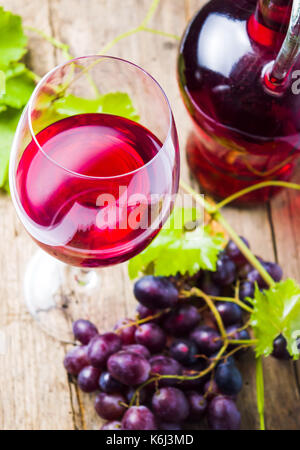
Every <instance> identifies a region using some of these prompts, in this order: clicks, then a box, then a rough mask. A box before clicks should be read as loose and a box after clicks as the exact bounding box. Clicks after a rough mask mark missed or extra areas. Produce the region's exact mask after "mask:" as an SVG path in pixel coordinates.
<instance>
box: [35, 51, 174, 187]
mask: <svg viewBox="0 0 300 450" xmlns="http://www.w3.org/2000/svg"><path fill="white" fill-rule="evenodd" d="M96 58H97V59H99V60H101V59H107V60H112V61H120V62H121V63H125V64H128V65H129V66H132V67H134V68H136V69H138V70H139V71H141V72H142V73H143V74H144V75H146V77H147V78H149V79H151V80H152V81H153V83H154V84H155V85H156V86H157V87H158V89H159V91H160V92H161V94H162V97H163V98H164V100H165V102H166V105H167V108H168V112H169V125H168V132H167V134H166V137H165V139H164V141H163V142H162V145H161V147H160V149H159V151H158V152H157V153H156V154H155V155H154V156H153V157H152V158H151V159H150V160H149V161H148V162H147V163H145V164H143V165H142V166H141V167H138V168H137V169H135V170H132V171H130V172H126V173H122V174H119V175H111V176H91V175H84V174H82V173H79V172H76V171H74V170H71V169H68V168H66V167H64V166H63V165H62V164H60V163H58V162H57V161H55V159H53V158H52V157H51V156H49V155H48V154H47V153H46V152H45V151H44V150H43V148H42V145H40V143H39V142H38V140H37V138H36V133H35V132H34V130H33V126H32V120H31V117H32V111H33V103H34V101H35V100H36V97H37V95H38V93H39V91H40V89H41V87H42V86H43V85H44V84H45V81H46V80H47V79H48V78H49V77H50V76H51V75H52V74H53V73H55V72H56V71H57V70H59V69H61V68H63V67H64V66H66V65H68V64H71V63H73V62H78V60H86V59H96ZM26 115H27V120H28V127H29V131H30V134H31V137H32V139H33V140H34V142H35V144H36V145H37V147H38V149H39V151H41V152H42V153H43V155H44V156H45V157H46V158H47V159H48V160H49V161H50V162H51V163H53V164H55V165H56V166H58V167H59V168H60V169H62V170H64V171H66V172H68V173H70V174H71V175H73V176H76V177H80V178H85V179H89V180H114V179H119V178H123V177H126V176H130V175H134V174H136V173H138V172H139V171H140V170H142V169H144V168H146V167H148V166H149V165H151V164H152V163H153V162H154V160H156V158H158V157H159V155H160V153H161V152H163V150H164V149H165V147H166V143H167V142H168V141H169V140H170V137H171V132H172V128H173V127H174V126H175V124H174V120H173V114H172V109H171V105H170V102H169V99H168V97H167V95H166V93H165V91H164V90H163V88H162V86H161V85H160V84H159V82H158V81H157V80H156V79H155V78H154V77H153V76H152V75H151V74H150V73H149V72H147V71H146V70H145V69H143V68H142V67H140V66H139V65H137V64H135V63H133V62H131V61H128V60H126V59H123V58H119V57H116V56H110V55H93V54H92V55H84V56H78V57H76V58H73V59H70V60H68V61H67V62H63V63H61V64H58V65H57V66H55V67H53V69H51V70H50V71H49V72H47V73H46V74H45V75H44V76H43V77H42V79H41V80H40V81H39V82H38V84H37V85H36V87H35V88H34V91H33V93H32V95H31V97H30V99H29V102H28V106H27V112H26ZM70 117H72V116H70ZM48 126H49V125H48ZM46 128H47V127H45V128H44V129H46ZM40 131H43V130H40ZM149 131H151V130H149Z"/></svg>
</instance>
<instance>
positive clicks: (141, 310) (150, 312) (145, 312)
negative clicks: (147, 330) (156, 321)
mask: <svg viewBox="0 0 300 450" xmlns="http://www.w3.org/2000/svg"><path fill="white" fill-rule="evenodd" d="M158 311H159V310H157V309H149V308H147V307H146V306H143V305H141V304H138V306H137V307H136V312H137V313H138V316H139V318H140V319H146V317H150V316H154V315H155V314H157V313H158Z"/></svg>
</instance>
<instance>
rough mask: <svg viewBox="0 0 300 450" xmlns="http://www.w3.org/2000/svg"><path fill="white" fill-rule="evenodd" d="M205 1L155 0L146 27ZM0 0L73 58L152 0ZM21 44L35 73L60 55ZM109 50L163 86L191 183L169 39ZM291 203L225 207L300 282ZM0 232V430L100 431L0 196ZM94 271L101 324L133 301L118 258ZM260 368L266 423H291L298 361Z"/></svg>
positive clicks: (251, 419) (295, 418) (299, 234)
mask: <svg viewBox="0 0 300 450" xmlns="http://www.w3.org/2000/svg"><path fill="white" fill-rule="evenodd" d="M203 3H205V1H201V0H190V1H188V0H186V1H184V0H162V1H161V5H160V7H159V10H158V11H157V12H156V14H155V16H154V17H153V19H152V22H151V25H153V26H155V28H158V29H161V30H164V31H167V32H170V33H175V34H178V35H181V34H182V32H183V30H184V28H185V25H186V23H187V21H188V19H189V18H190V17H191V15H192V14H193V13H194V11H196V10H197V9H198V8H199V7H200V6H201V5H202V4H203ZM1 5H3V6H4V7H5V8H6V9H8V10H11V11H13V12H15V13H17V14H20V15H21V16H22V18H23V20H24V24H26V25H31V26H34V27H37V28H39V29H42V30H43V31H44V32H46V33H48V34H51V35H52V36H55V37H56V38H58V39H60V40H61V41H63V42H65V43H67V44H69V45H70V51H71V53H72V54H73V55H75V56H79V55H84V54H93V53H94V54H95V53H97V52H99V51H100V49H101V48H102V47H103V46H104V45H105V44H106V43H107V42H109V41H110V40H111V39H112V38H114V37H115V36H117V35H119V34H120V33H121V32H124V31H127V30H128V29H129V28H131V27H133V26H136V25H137V24H139V23H140V22H141V20H142V19H143V17H144V15H145V12H146V10H147V8H148V7H149V5H150V0H123V1H120V0H43V1H41V0H2V1H1ZM29 48H30V52H29V54H28V56H27V58H28V63H29V65H30V66H31V67H32V69H33V70H35V71H36V72H37V73H38V74H40V75H43V74H45V73H46V72H47V71H48V70H49V69H51V68H52V67H54V66H55V65H56V64H57V63H59V62H61V61H62V60H63V58H62V55H61V53H60V51H58V50H55V49H54V48H53V47H52V46H51V45H50V44H48V43H47V42H46V41H44V40H43V39H41V38H39V37H38V36H37V35H33V34H30V39H29ZM110 53H111V54H112V55H117V56H120V57H124V58H127V59H129V60H132V61H134V62H136V63H137V64H139V65H141V66H142V67H144V68H145V69H146V70H148V71H149V72H150V73H151V74H152V75H153V76H154V77H155V78H156V79H157V80H158V81H159V82H160V83H161V85H162V86H163V87H164V88H165V90H166V92H167V95H168V96H169V98H170V101H171V105H172V108H173V111H174V115H175V120H176V123H177V127H178V132H179V136H180V143H181V151H182V156H183V158H182V177H183V179H185V180H186V181H188V182H190V183H191V184H192V185H193V184H194V182H193V180H192V179H191V178H190V174H189V172H188V169H187V166H186V163H185V157H184V148H185V140H186V136H187V133H188V130H189V128H190V127H191V121H190V119H189V117H188V115H187V113H186V111H185V109H184V106H183V103H182V101H181V99H180V95H179V90H178V87H177V83H176V76H175V64H176V56H177V42H176V41H175V40H172V39H169V38H164V37H161V36H154V35H152V34H148V33H145V32H143V33H140V34H139V35H138V36H137V35H136V36H132V37H129V38H127V39H125V40H123V41H122V42H120V43H118V44H117V45H116V46H115V47H114V48H113V49H112V50H111V51H110ZM0 138H1V137H0ZM296 178H297V177H296ZM298 182H300V174H299V175H298ZM298 208H300V195H297V194H295V193H293V192H287V191H286V192H284V193H282V194H281V195H280V196H279V197H278V198H277V199H276V200H274V201H273V202H272V204H271V205H265V206H262V207H259V208H258V207H256V208H255V209H251V210H246V209H245V210H243V209H233V208H228V209H227V210H226V212H225V214H226V216H227V218H228V219H229V220H230V222H231V224H232V225H233V226H234V227H235V228H236V229H237V230H238V231H239V233H241V234H242V235H245V236H246V237H247V238H248V239H249V240H250V242H251V244H252V248H253V249H254V251H255V252H257V253H258V254H261V255H263V256H264V257H265V258H266V259H268V260H278V261H279V262H280V264H281V265H282V266H283V268H284V274H285V276H291V277H294V278H295V279H297V280H298V281H300V214H299V210H298ZM0 230H1V251H0V273H1V284H0V300H1V301H0V331H1V336H2V337H3V336H5V352H4V354H0V367H1V370H0V428H1V429H36V430H37V429H85V428H87V429H98V428H99V426H100V420H99V418H98V417H97V416H96V414H95V413H94V411H93V401H92V396H88V395H82V394H81V393H79V392H78V390H77V389H76V387H75V386H74V384H72V383H70V382H69V381H68V377H67V375H66V373H65V370H64V368H63V366H62V360H63V356H64V354H65V352H66V347H65V346H64V345H62V344H60V343H58V342H56V341H55V340H53V339H51V338H50V337H48V336H47V335H45V334H44V333H43V332H42V331H41V330H40V329H39V328H38V326H37V325H36V323H35V322H34V321H33V320H32V319H31V316H30V315H29V313H28V312H27V310H26V308H25V305H24V303H23V297H22V280H23V275H24V270H25V267H26V264H27V262H28V258H29V256H31V255H32V254H33V253H34V251H35V250H36V247H35V244H34V243H33V242H32V241H31V239H30V238H29V237H28V236H27V235H26V233H25V231H24V229H23V227H22V226H21V224H20V222H19V221H18V219H17V217H16V213H15V211H14V208H13V206H12V203H11V200H10V198H9V197H8V196H5V195H1V196H0ZM102 277H103V291H102V293H101V296H100V298H99V311H101V317H102V319H101V323H98V326H99V328H100V329H101V330H103V331H104V330H109V329H110V328H111V327H112V325H114V323H115V322H116V320H117V319H118V318H120V317H126V316H128V315H130V314H131V315H132V314H133V311H134V308H135V302H134V299H133V295H132V286H131V283H130V281H129V279H128V276H127V268H126V265H124V264H123V265H122V266H119V267H114V268H110V269H107V270H103V275H102ZM112 280H114V282H113V283H112V282H111V281H112ZM240 365H241V368H242V371H243V376H244V381H245V383H244V388H243V390H242V393H241V394H240V396H239V400H238V403H239V407H240V409H241V411H242V427H243V428H244V429H257V428H258V419H257V413H256V393H255V365H254V363H253V359H252V358H250V357H249V355H248V356H247V357H246V356H245V357H244V358H243V359H242V361H241V364H240ZM264 366H265V384H266V393H265V401H266V424H267V428H269V429H299V428H300V398H299V397H300V386H299V372H298V371H299V366H297V365H294V364H293V363H292V362H288V363H286V362H285V363H280V362H278V361H275V360H273V359H272V358H268V360H267V361H265V364H264Z"/></svg>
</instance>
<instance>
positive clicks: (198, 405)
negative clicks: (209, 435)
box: [186, 391, 207, 422]
mask: <svg viewBox="0 0 300 450" xmlns="http://www.w3.org/2000/svg"><path fill="white" fill-rule="evenodd" d="M186 397H187V399H188V402H189V406H190V415H189V420H191V421H193V422H197V421H198V420H201V419H202V418H203V416H204V414H205V412H206V409H207V401H206V399H205V398H204V397H203V395H201V394H199V393H198V392H196V391H189V392H187V393H186Z"/></svg>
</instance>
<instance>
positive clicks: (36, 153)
mask: <svg viewBox="0 0 300 450" xmlns="http://www.w3.org/2000/svg"><path fill="white" fill-rule="evenodd" d="M37 140H38V142H39V145H40V146H42V148H43V152H41V150H40V148H39V147H38V145H37V144H36V142H35V141H34V140H32V141H31V143H30V144H29V145H28V146H27V148H26V149H25V151H24V153H23V155H22V157H21V160H20V162H19V165H18V168H17V172H16V181H17V189H18V194H19V198H20V202H21V204H22V206H23V208H24V210H25V212H26V215H27V216H28V218H30V220H31V221H32V222H34V224H35V226H36V227H39V235H40V236H42V237H43V236H45V237H46V238H45V239H44V240H43V239H42V238H41V239H40V240H39V239H38V237H35V239H36V241H37V243H38V244H39V245H40V246H41V247H42V248H44V250H46V251H48V252H49V253H50V254H52V255H53V256H56V257H57V258H59V259H61V260H62V261H64V262H66V263H68V264H72V265H80V266H84V267H93V266H97V267H99V266H105V265H111V264H115V263H120V262H122V261H124V260H125V259H128V258H130V257H133V256H135V255H136V254H137V253H138V252H140V251H141V249H143V248H144V247H145V246H146V245H147V244H148V243H149V242H150V241H151V240H152V239H153V237H154V236H155V234H156V233H158V231H159V229H160V226H159V227H158V228H156V229H153V230H152V232H151V233H150V234H149V233H145V229H146V228H147V227H149V226H150V225H151V223H150V222H149V218H150V214H151V208H153V204H151V199H150V195H151V192H152V191H151V190H153V188H154V186H153V184H155V183H156V181H155V180H161V179H162V177H164V176H165V173H164V164H163V161H162V164H159V165H156V167H155V169H153V167H149V169H147V168H146V169H145V170H143V173H142V176H141V174H140V173H139V172H138V169H139V168H141V167H143V166H145V165H146V164H147V163H148V162H149V161H151V160H152V159H153V158H154V157H155V156H156V155H157V153H158V152H159V150H160V148H161V146H162V144H161V142H160V141H159V140H158V139H157V138H156V137H155V136H154V135H153V134H152V133H151V132H150V131H149V130H147V129H146V128H145V127H143V126H142V125H139V124H138V123H136V122H133V121H132V120H129V119H125V118H123V117H118V116H114V115H109V114H80V115H75V116H72V117H68V118H65V119H62V120H60V121H58V122H55V123H53V124H52V125H50V126H48V127H47V128H46V129H44V130H43V131H41V132H40V133H39V134H38V135H37ZM48 157H49V158H51V160H49V159H48ZM53 160H54V161H55V162H56V164H53V163H52V161H53ZM61 166H63V167H64V168H65V169H67V170H64V171H62V170H61ZM135 171H137V172H135ZM72 172H74V173H76V174H80V175H81V176H78V175H74V174H73V173H72ZM123 174H128V175H127V176H126V177H122V175H123ZM120 176H121V177H120ZM93 177H95V179H93ZM119 177H120V178H119ZM41 185H42V186H43V188H42V189H41ZM154 190H155V188H154ZM125 191H126V192H125ZM137 193H138V194H139V196H143V197H144V199H145V201H144V203H143V204H142V206H140V204H136V202H134V198H133V197H134V195H135V194H137ZM101 196H103V201H102V203H101V200H102V197H101ZM110 196H112V197H111V199H112V201H111V203H110V204H109V200H110ZM138 207H139V213H136V209H137V208H138ZM130 218H134V219H135V220H136V224H130V223H129V222H130ZM143 221H144V222H143ZM130 225H136V226H130ZM145 234H146V237H145V238H144V237H143V235H145Z"/></svg>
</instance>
